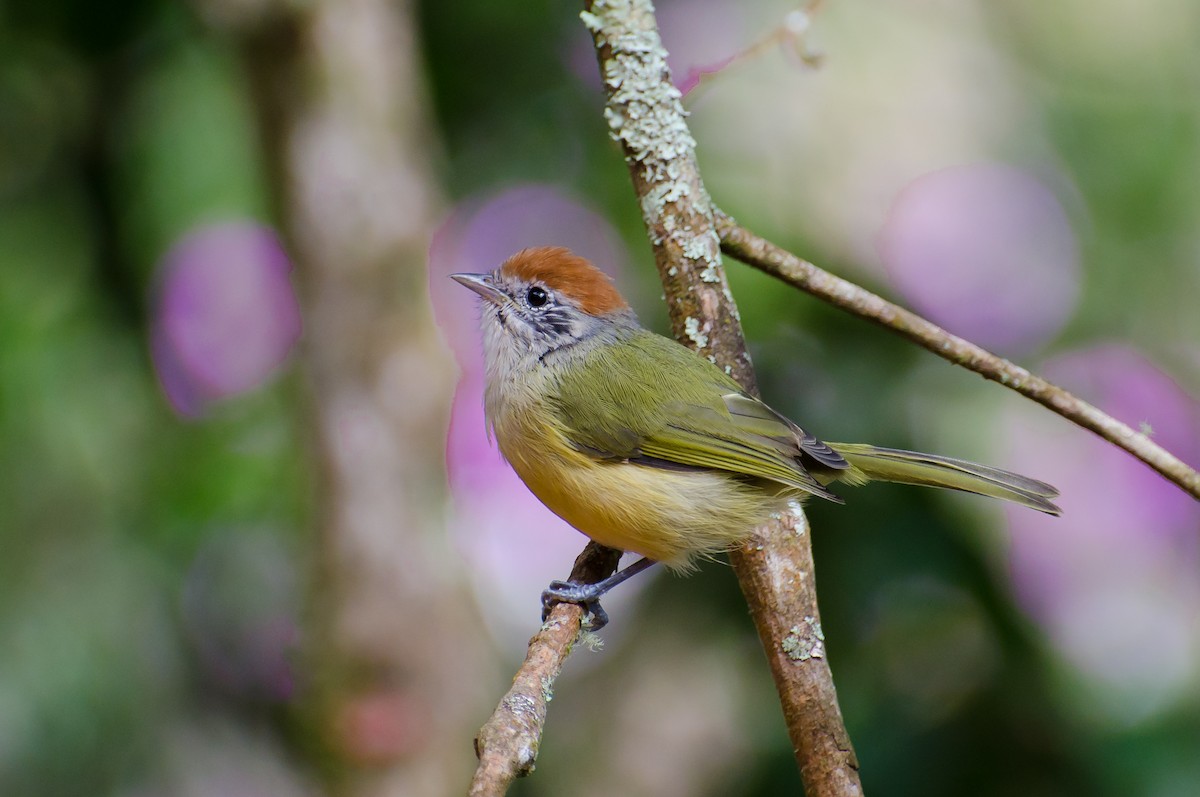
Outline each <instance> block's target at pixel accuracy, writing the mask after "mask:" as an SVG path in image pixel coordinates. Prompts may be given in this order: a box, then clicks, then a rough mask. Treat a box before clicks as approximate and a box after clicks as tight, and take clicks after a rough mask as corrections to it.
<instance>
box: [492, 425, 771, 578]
mask: <svg viewBox="0 0 1200 797" xmlns="http://www.w3.org/2000/svg"><path fill="white" fill-rule="evenodd" d="M495 430H496V440H497V442H498V443H499V445H500V450H501V452H502V453H503V454H504V457H505V459H507V460H508V461H509V463H510V464H511V465H512V467H513V469H514V470H515V471H516V472H517V475H519V476H520V477H521V480H522V481H524V482H525V484H526V485H527V486H528V487H529V489H530V490H531V491H532V492H533V494H534V495H536V496H537V497H538V498H539V499H540V500H541V501H542V503H544V504H545V505H546V506H547V507H548V508H549V509H550V511H552V512H554V514H556V515H558V516H559V517H561V518H562V519H563V520H565V521H567V522H568V523H570V524H571V525H572V526H574V527H575V528H577V529H579V531H581V532H583V533H584V534H586V535H587V536H588V537H590V538H592V539H593V540H595V541H596V542H598V543H600V544H602V545H608V546H610V547H612V548H619V549H621V550H625V551H634V552H636V553H639V554H641V555H642V556H646V557H649V558H650V559H653V560H655V561H657V562H662V563H663V564H665V565H667V566H668V567H671V568H673V569H686V568H688V567H689V566H691V565H692V564H693V560H694V559H695V558H696V557H697V556H704V555H706V554H713V553H716V552H718V551H722V550H728V549H729V548H731V547H733V546H736V545H737V544H739V543H740V542H742V541H743V540H745V539H746V537H748V536H749V535H750V533H751V532H752V531H753V530H754V528H755V526H758V525H760V524H762V523H764V522H766V520H767V518H768V517H769V516H770V514H771V512H774V511H778V510H779V509H781V504H782V499H781V498H779V497H778V496H776V495H772V494H771V493H768V492H765V491H763V490H760V489H756V488H754V487H752V486H750V485H747V484H746V483H745V482H742V481H739V480H736V479H734V478H732V477H730V476H728V475H726V474H723V473H721V472H719V471H674V470H664V469H662V468H654V467H648V466H644V465H635V464H630V463H627V462H608V461H600V460H596V459H594V458H592V457H589V456H587V455H586V454H583V453H580V452H579V451H577V450H575V449H574V448H573V447H571V446H570V445H569V444H568V442H567V440H566V438H565V437H564V436H563V435H562V433H561V431H559V430H557V429H554V428H540V429H537V430H533V429H523V428H521V425H518V424H517V423H515V422H513V421H511V420H510V421H509V422H507V423H505V422H500V421H498V422H497V423H496V425H495Z"/></svg>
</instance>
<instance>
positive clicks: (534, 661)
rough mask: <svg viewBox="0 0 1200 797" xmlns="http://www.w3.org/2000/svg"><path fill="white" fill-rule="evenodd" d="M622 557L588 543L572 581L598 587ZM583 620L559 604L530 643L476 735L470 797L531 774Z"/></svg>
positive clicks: (579, 612)
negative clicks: (476, 763) (558, 681)
mask: <svg viewBox="0 0 1200 797" xmlns="http://www.w3.org/2000/svg"><path fill="white" fill-rule="evenodd" d="M620 558H621V553H620V551H614V550H613V549H612V548H605V547H604V546H603V545H598V544H596V543H594V542H592V543H588V546H587V547H586V548H584V549H583V553H581V554H579V557H578V558H577V559H576V560H575V566H574V568H572V570H571V580H572V581H575V582H578V583H583V584H594V583H595V582H597V581H600V580H601V579H603V578H605V577H607V576H608V575H609V574H610V573H612V572H613V571H614V570H616V568H617V561H618V560H619V559H620ZM582 621H583V607H581V606H578V605H576V604H573V603H559V604H557V605H555V607H554V608H553V609H552V610H551V611H550V616H549V617H547V618H546V622H544V623H542V627H541V628H540V629H539V630H538V632H537V633H536V634H534V636H533V638H532V639H530V640H529V649H528V651H527V652H526V654H525V661H524V662H523V663H522V664H521V667H520V669H518V670H517V674H516V675H515V676H514V677H513V683H512V686H511V687H510V688H509V690H508V692H507V693H506V694H505V695H504V697H503V699H501V700H500V704H499V705H497V706H496V710H495V711H494V712H492V716H491V717H490V718H489V719H488V721H487V722H486V723H484V725H483V727H482V728H480V729H479V734H478V735H477V736H476V737H475V755H477V756H478V757H479V766H478V767H477V768H476V770H475V777H474V778H473V779H472V780H471V791H470V792H469V794H470V797H499V795H502V794H504V793H505V792H507V791H508V787H509V786H510V785H511V784H512V782H513V781H514V780H515V779H516V778H519V777H524V776H525V775H528V774H529V773H530V772H532V771H533V764H534V761H535V759H536V758H537V753H538V747H539V746H540V745H541V741H542V728H543V726H544V725H545V722H546V704H547V703H549V702H550V698H551V694H552V691H553V689H554V681H555V680H556V679H557V678H558V674H559V672H560V671H561V670H562V666H563V662H565V661H566V660H567V656H568V655H570V653H571V648H572V646H574V644H575V640H576V639H577V638H578V637H579V628H580V623H581V622H582Z"/></svg>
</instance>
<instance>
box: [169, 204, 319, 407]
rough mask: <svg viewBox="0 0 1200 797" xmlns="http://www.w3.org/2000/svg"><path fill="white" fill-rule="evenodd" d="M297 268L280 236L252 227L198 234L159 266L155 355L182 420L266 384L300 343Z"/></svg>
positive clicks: (224, 226)
mask: <svg viewBox="0 0 1200 797" xmlns="http://www.w3.org/2000/svg"><path fill="white" fill-rule="evenodd" d="M291 268H292V267H291V263H290V262H289V261H288V257H287V254H286V253H285V252H284V250H283V247H282V246H281V245H280V243H279V239H278V238H277V237H276V236H275V234H274V232H273V231H272V230H271V229H270V228H268V227H265V226H262V225H259V224H254V223H251V222H225V223H219V224H211V225H207V226H203V227H199V228H196V229H194V230H193V231H191V232H190V233H188V234H187V235H185V236H184V237H183V238H182V239H181V240H179V241H178V242H177V243H176V244H175V245H174V246H173V247H172V248H171V250H170V251H169V252H168V253H167V254H166V256H165V257H164V258H163V261H162V263H161V264H160V266H159V274H158V285H157V290H156V291H155V296H154V302H153V303H154V321H153V329H152V334H151V348H152V354H153V358H154V366H155V369H156V370H157V371H158V377H159V381H160V382H161V384H162V387H163V391H164V392H165V393H166V395H167V398H168V400H169V401H170V402H171V406H172V407H174V408H175V410H176V411H177V412H179V413H180V414H181V415H186V416H192V417H195V416H199V415H201V414H203V412H204V410H205V409H206V407H207V406H208V405H209V404H210V403H211V402H213V401H215V400H218V399H221V398H226V397H229V396H234V395H238V394H240V393H244V392H246V391H249V390H252V389H254V388H256V387H258V386H259V385H261V384H262V383H263V382H264V381H266V379H267V378H268V377H269V376H270V375H271V374H272V373H273V372H274V371H275V370H276V369H277V368H278V367H279V366H280V365H281V364H282V363H283V362H284V361H285V360H286V359H287V356H288V354H289V352H290V351H291V349H292V346H293V345H294V344H295V342H296V340H297V338H299V336H300V329H301V322H300V308H299V304H298V303H297V301H296V295H295V292H294V290H293V289H292V284H291V281H290V279H289V272H290V271H291Z"/></svg>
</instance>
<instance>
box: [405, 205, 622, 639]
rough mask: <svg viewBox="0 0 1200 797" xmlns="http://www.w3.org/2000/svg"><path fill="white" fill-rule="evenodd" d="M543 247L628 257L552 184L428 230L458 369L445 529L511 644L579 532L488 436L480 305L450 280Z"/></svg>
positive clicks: (600, 258) (435, 293)
mask: <svg viewBox="0 0 1200 797" xmlns="http://www.w3.org/2000/svg"><path fill="white" fill-rule="evenodd" d="M541 245H560V246H568V247H570V248H571V249H573V250H574V251H576V252H578V253H579V254H581V255H583V256H585V257H587V258H589V259H590V260H592V261H593V262H594V263H596V264H597V265H598V266H600V267H601V268H604V269H606V270H608V271H609V273H613V274H615V273H616V272H615V269H616V268H618V267H620V266H622V265H623V264H624V262H625V259H626V258H625V253H624V249H623V247H622V245H621V243H620V241H619V239H618V237H617V235H616V233H615V232H614V231H613V230H612V228H611V227H610V226H609V225H608V223H607V222H606V221H605V220H604V218H603V217H601V216H600V215H598V214H596V213H595V212H593V211H591V210H589V209H587V208H586V207H584V206H583V205H582V204H580V203H579V202H577V201H576V200H574V199H572V198H570V197H568V196H566V195H565V194H564V193H562V192H561V191H560V190H559V189H556V188H553V187H548V186H539V185H526V186H520V187H516V188H513V189H510V190H508V191H504V192H503V193H501V194H498V195H496V196H493V197H490V198H488V199H486V200H482V201H470V202H467V203H465V204H464V205H462V206H460V207H459V208H458V209H457V210H456V211H455V212H454V213H453V214H452V215H451V216H450V218H449V219H448V220H447V221H446V222H445V223H444V224H443V225H442V227H441V229H440V230H439V232H438V233H437V235H436V236H435V237H434V240H433V243H432V245H431V248H430V259H429V269H430V272H429V291H430V299H431V301H432V303H433V309H434V316H435V318H436V320H437V323H438V326H439V327H440V328H441V330H442V333H443V335H444V336H445V337H446V340H447V341H448V342H449V344H450V346H451V347H452V348H453V350H454V355H455V357H456V359H457V360H458V363H459V367H460V368H461V369H462V378H461V380H460V381H459V384H458V387H457V389H456V391H455V395H454V405H453V408H452V410H451V419H450V429H449V432H448V436H447V441H446V467H447V474H448V478H449V483H450V490H451V495H452V498H453V502H454V516H453V519H452V522H451V533H452V535H453V537H454V539H455V542H456V545H457V546H458V548H459V549H460V551H461V552H462V555H463V558H464V560H465V561H466V562H467V564H468V567H469V568H470V570H471V572H472V583H473V585H474V587H475V589H476V593H477V595H478V598H479V602H480V605H481V607H482V608H483V611H484V612H485V614H486V615H487V618H488V626H489V627H490V628H491V629H492V630H493V632H495V633H497V635H498V637H499V638H500V639H502V640H503V641H504V642H505V643H506V644H511V646H512V648H513V650H514V651H519V650H521V649H523V646H524V643H525V641H526V640H527V637H528V632H529V622H530V619H531V618H535V617H536V616H537V612H538V611H539V608H538V603H537V601H538V595H539V594H540V592H541V590H542V589H544V588H545V587H546V584H547V583H549V581H550V580H552V579H555V578H565V577H566V575H567V573H568V572H569V571H570V568H571V563H572V562H573V561H574V558H575V556H576V555H577V554H578V553H579V552H580V551H581V550H582V549H583V545H584V543H585V542H586V539H585V538H584V537H583V536H582V535H581V534H579V532H577V531H575V530H574V529H573V528H572V527H571V526H569V525H568V524H567V523H566V522H564V521H563V520H561V519H559V518H558V517H556V516H555V515H553V514H552V513H551V512H550V510H548V509H546V507H544V506H543V505H542V503H541V502H540V501H538V500H537V498H535V497H534V496H533V494H532V493H530V492H529V489H528V488H527V487H525V485H524V484H523V483H522V482H521V480H520V479H519V478H518V477H517V475H516V474H515V473H514V472H513V470H512V468H510V467H509V466H508V465H507V464H506V463H505V462H504V461H503V460H502V459H501V457H500V454H499V452H498V451H497V450H496V448H495V445H494V443H493V442H492V441H490V440H489V439H488V435H487V432H486V424H485V421H484V415H483V385H484V375H483V353H482V344H481V342H480V333H479V308H478V303H477V299H476V297H475V295H474V294H472V293H471V292H470V291H467V290H465V289H464V288H463V287H462V286H460V285H458V284H456V283H454V282H453V281H452V280H450V279H449V278H448V277H449V275H450V274H453V273H455V272H460V271H467V272H484V271H491V270H493V269H495V268H496V267H497V266H499V265H500V264H501V263H502V262H503V261H504V260H505V259H506V258H507V257H508V256H509V255H511V254H513V253H514V252H516V251H518V250H520V249H524V248H526V247H530V246H541ZM638 581H640V579H637V580H635V581H634V582H632V583H631V585H630V586H629V588H628V589H626V588H624V587H623V588H622V589H621V590H618V591H617V592H616V593H615V594H614V595H613V596H612V598H611V599H610V600H611V602H612V605H611V606H609V608H610V609H611V608H613V607H614V606H615V607H619V606H620V604H621V602H622V601H625V600H627V599H628V596H629V595H631V594H632V593H633V592H634V591H636V589H637V587H636V586H635V585H636V583H637V582H638Z"/></svg>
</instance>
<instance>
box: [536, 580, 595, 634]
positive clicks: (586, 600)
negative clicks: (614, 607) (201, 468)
mask: <svg viewBox="0 0 1200 797" xmlns="http://www.w3.org/2000/svg"><path fill="white" fill-rule="evenodd" d="M556 603H574V604H577V605H579V606H582V607H583V610H584V612H585V613H586V616H585V617H584V622H583V624H584V626H585V627H586V628H587V629H588V630H590V631H599V630H600V629H601V628H603V627H604V626H606V625H608V612H606V611H604V609H603V608H602V607H601V606H600V594H599V592H598V591H597V590H596V585H595V584H576V583H574V582H571V581H551V582H550V586H549V587H547V588H546V589H545V590H544V591H543V592H542V622H543V623H544V622H546V618H547V617H549V616H550V610H551V609H553V608H554V604H556ZM589 618H590V619H589Z"/></svg>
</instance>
